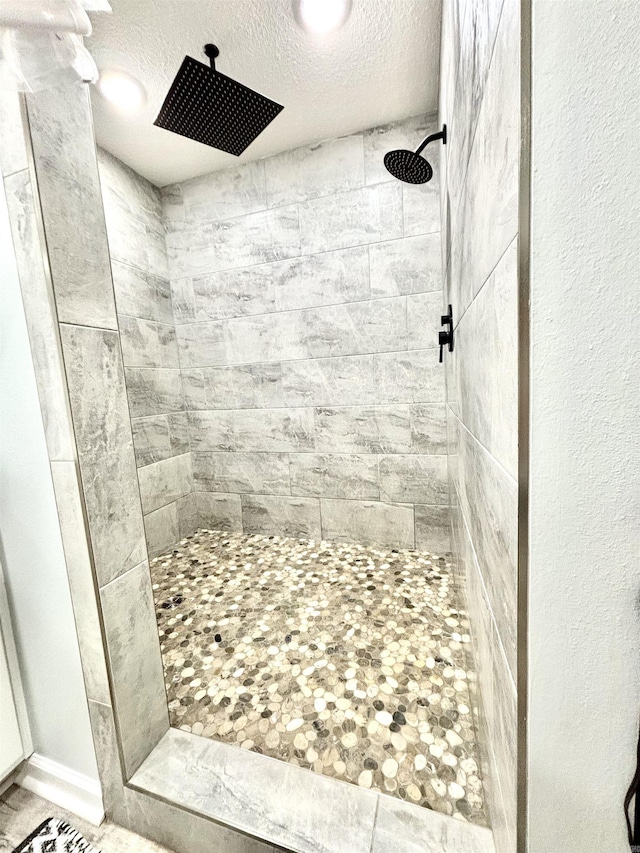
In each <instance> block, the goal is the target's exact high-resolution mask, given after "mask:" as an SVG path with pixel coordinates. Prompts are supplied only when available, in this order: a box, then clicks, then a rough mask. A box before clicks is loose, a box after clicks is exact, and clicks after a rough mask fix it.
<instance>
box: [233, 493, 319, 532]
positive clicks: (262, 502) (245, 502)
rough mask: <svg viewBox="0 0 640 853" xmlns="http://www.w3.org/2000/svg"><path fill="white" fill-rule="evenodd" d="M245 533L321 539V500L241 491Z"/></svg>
mask: <svg viewBox="0 0 640 853" xmlns="http://www.w3.org/2000/svg"><path fill="white" fill-rule="evenodd" d="M242 527H243V530H244V532H245V533H264V534H267V535H268V534H274V535H278V536H293V537H296V538H304V539H320V529H321V527H320V502H319V501H318V500H317V498H300V497H282V496H278V497H272V496H268V495H242Z"/></svg>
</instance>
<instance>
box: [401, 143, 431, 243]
mask: <svg viewBox="0 0 640 853" xmlns="http://www.w3.org/2000/svg"><path fill="white" fill-rule="evenodd" d="M429 156H430V157H431V161H430V162H431V165H432V166H433V177H432V178H431V180H430V181H429V182H428V183H426V184H403V185H402V217H403V224H404V236H405V237H413V236H416V235H417V234H436V233H438V232H439V231H440V181H439V176H438V170H439V166H438V159H437V158H438V152H437V151H434V152H432V153H431V154H430V155H429Z"/></svg>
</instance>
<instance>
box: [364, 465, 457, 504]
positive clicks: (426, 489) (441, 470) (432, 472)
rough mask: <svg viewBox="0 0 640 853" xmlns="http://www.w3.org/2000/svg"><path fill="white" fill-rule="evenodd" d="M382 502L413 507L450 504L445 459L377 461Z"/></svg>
mask: <svg viewBox="0 0 640 853" xmlns="http://www.w3.org/2000/svg"><path fill="white" fill-rule="evenodd" d="M380 497H381V499H382V500H391V501H402V502H406V503H414V504H434V505H444V506H446V505H447V504H448V503H449V496H448V488H447V457H446V456H422V455H409V454H406V455H401V456H383V457H382V458H381V459H380Z"/></svg>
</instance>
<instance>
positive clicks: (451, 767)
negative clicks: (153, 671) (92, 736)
mask: <svg viewBox="0 0 640 853" xmlns="http://www.w3.org/2000/svg"><path fill="white" fill-rule="evenodd" d="M151 574H152V581H153V589H154V597H155V602H156V615H157V620H158V629H159V635H160V646H161V650H162V657H163V664H164V672H165V681H166V687H167V697H168V702H169V713H170V720H171V725H172V726H174V727H176V728H180V729H183V730H185V731H188V732H192V733H193V734H196V735H202V736H204V737H209V738H213V739H216V740H220V741H224V742H225V743H229V744H233V745H237V746H238V747H239V748H243V749H249V750H252V751H253V752H257V753H262V754H264V755H268V756H270V757H272V758H277V759H280V760H281V761H286V762H288V763H290V764H294V765H296V766H299V767H304V768H308V769H310V770H313V771H315V772H317V773H322V774H323V775H325V776H330V777H334V778H336V779H340V780H342V781H346V782H351V783H353V784H355V785H359V786H361V787H363V788H370V789H374V790H378V791H381V792H383V793H387V794H390V795H392V796H395V797H400V798H402V799H403V800H406V801H407V802H410V803H415V804H416V805H417V806H424V807H427V808H431V809H434V810H436V811H438V812H441V813H443V814H447V815H451V816H453V817H456V818H458V819H461V820H465V821H469V822H472V823H478V824H481V825H486V823H487V821H486V813H485V807H484V799H483V789H482V781H481V778H480V771H479V765H480V761H479V755H478V745H477V738H476V729H475V724H474V722H475V709H474V708H473V706H472V703H473V702H474V701H475V699H474V697H475V694H476V689H475V687H476V685H475V681H476V676H475V672H474V671H473V669H472V668H471V667H470V660H471V655H470V637H469V620H468V617H467V615H466V613H465V612H464V611H463V610H461V609H460V608H459V607H458V604H457V601H456V600H455V589H454V583H453V578H452V574H451V566H450V564H449V562H448V560H447V559H446V558H445V557H444V556H439V555H436V554H431V553H428V552H424V551H422V552H421V551H411V550H394V549H385V548H376V547H368V546H362V545H354V544H344V543H333V542H323V541H309V540H299V539H291V538H286V537H276V536H264V535H246V534H242V533H229V532H226V531H216V530H199V531H197V532H196V533H195V534H194V535H193V536H190V537H188V538H186V539H184V540H182V541H181V542H180V543H179V545H178V546H177V547H176V548H175V549H174V550H172V551H171V552H170V553H168V554H164V555H162V556H160V557H156V558H155V559H154V560H153V561H152V562H151Z"/></svg>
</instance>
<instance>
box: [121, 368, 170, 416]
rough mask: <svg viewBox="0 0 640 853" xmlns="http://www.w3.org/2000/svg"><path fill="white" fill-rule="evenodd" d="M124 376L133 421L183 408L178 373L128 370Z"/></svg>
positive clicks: (150, 369) (165, 370)
mask: <svg viewBox="0 0 640 853" xmlns="http://www.w3.org/2000/svg"><path fill="white" fill-rule="evenodd" d="M125 376H126V380H127V397H128V400H129V409H130V411H131V417H132V418H144V417H148V416H150V415H162V414H166V413H167V412H179V411H181V410H182V409H183V408H184V399H183V394H182V380H181V377H180V371H179V370H167V369H156V368H138V367H128V368H126V370H125Z"/></svg>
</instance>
